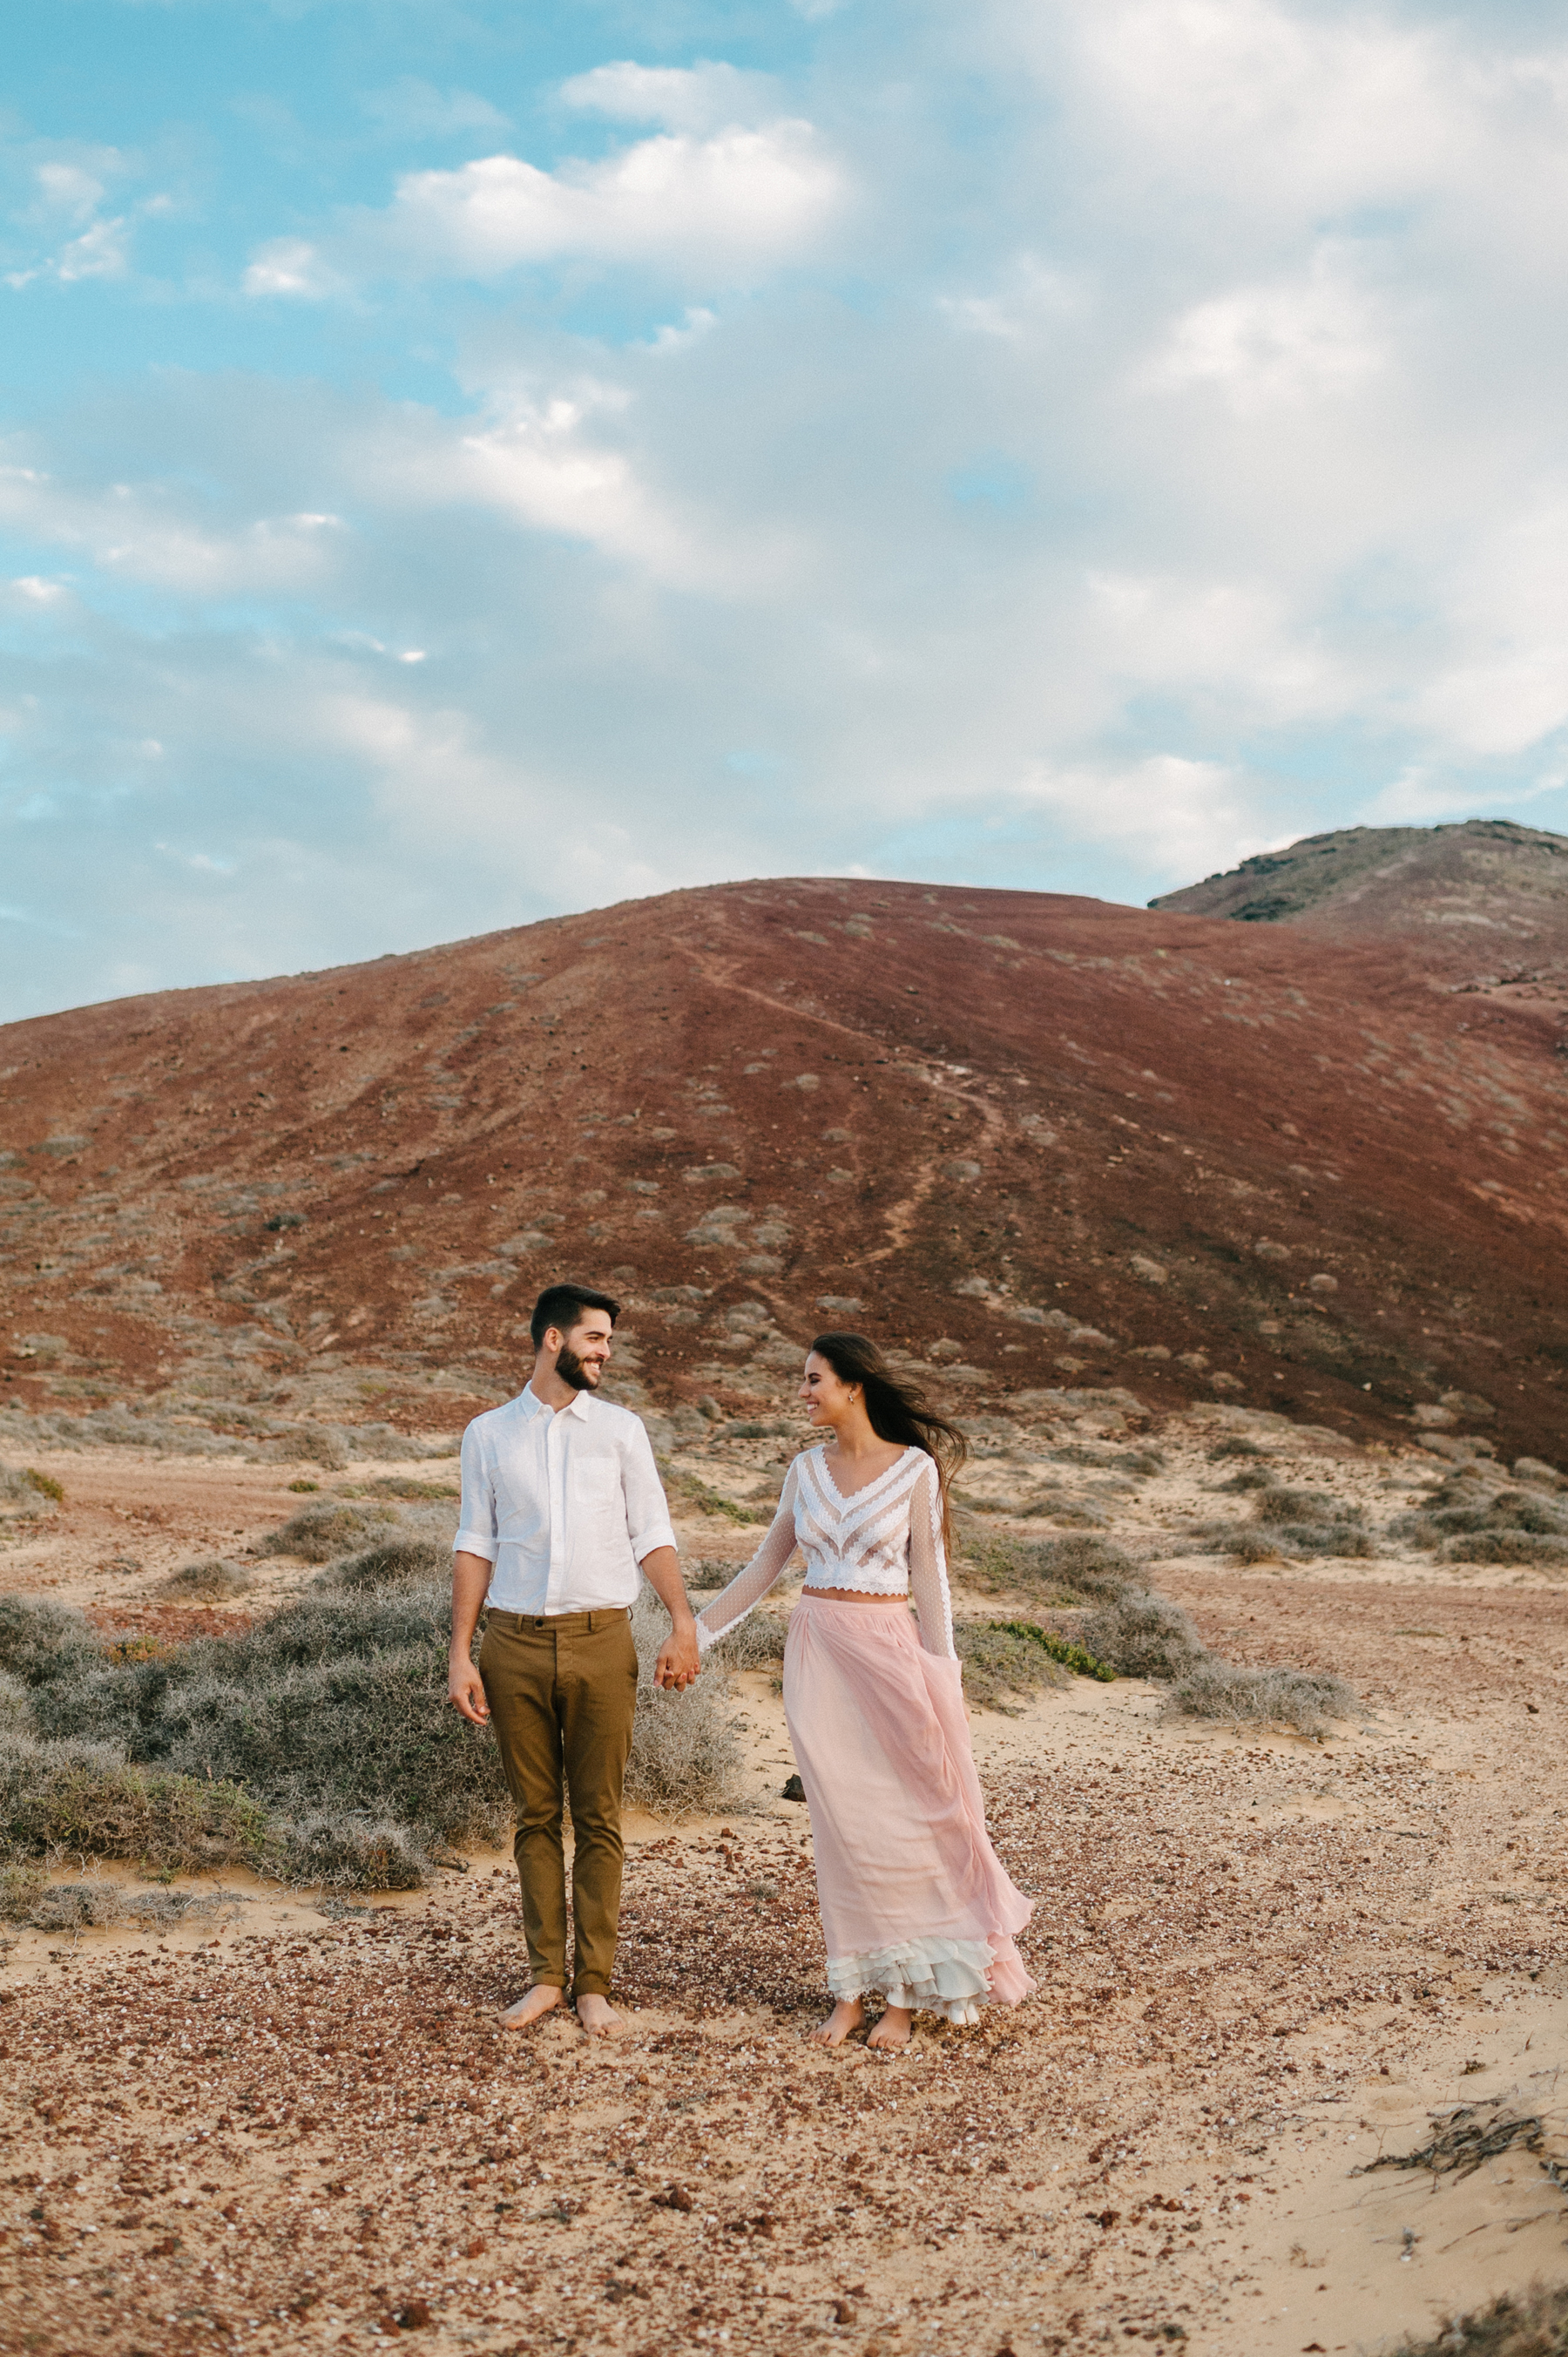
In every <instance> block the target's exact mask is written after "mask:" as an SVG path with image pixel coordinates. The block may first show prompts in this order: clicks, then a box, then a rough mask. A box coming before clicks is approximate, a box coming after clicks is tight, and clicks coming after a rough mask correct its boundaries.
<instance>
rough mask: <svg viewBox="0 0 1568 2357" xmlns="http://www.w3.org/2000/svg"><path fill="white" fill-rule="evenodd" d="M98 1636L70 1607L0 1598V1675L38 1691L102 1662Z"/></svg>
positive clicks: (20, 1598)
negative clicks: (92, 1664) (51, 1682)
mask: <svg viewBox="0 0 1568 2357" xmlns="http://www.w3.org/2000/svg"><path fill="white" fill-rule="evenodd" d="M101 1653H102V1647H101V1642H100V1640H99V1637H98V1633H97V1631H96V1630H95V1629H94V1628H93V1626H92V1623H91V1621H90V1620H88V1618H87V1616H86V1614H85V1613H81V1612H76V1611H73V1610H72V1609H70V1606H69V1605H65V1604H50V1603H46V1602H35V1601H34V1599H33V1598H31V1597H27V1596H0V1670H4V1671H5V1672H6V1673H8V1674H9V1675H10V1676H11V1677H13V1678H16V1679H19V1680H20V1682H21V1684H23V1685H24V1686H40V1685H43V1684H47V1683H48V1681H49V1680H50V1679H52V1678H54V1677H56V1676H59V1675H70V1674H71V1672H72V1671H73V1670H74V1669H76V1668H78V1667H79V1666H85V1665H86V1664H87V1663H91V1662H96V1661H98V1660H99V1659H100V1658H101Z"/></svg>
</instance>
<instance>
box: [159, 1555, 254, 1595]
mask: <svg viewBox="0 0 1568 2357" xmlns="http://www.w3.org/2000/svg"><path fill="white" fill-rule="evenodd" d="M253 1586H254V1582H253V1581H252V1577H251V1575H250V1573H249V1572H248V1571H246V1570H244V1569H243V1567H242V1566H241V1565H239V1564H237V1563H224V1562H223V1561H222V1560H221V1559H220V1557H218V1556H214V1557H213V1558H212V1560H211V1561H210V1562H209V1563H188V1564H186V1565H185V1566H183V1567H182V1568H181V1569H180V1570H178V1571H171V1572H170V1574H169V1576H168V1577H167V1578H166V1579H163V1580H160V1581H159V1582H158V1591H157V1592H158V1594H159V1595H160V1596H171V1597H175V1598H178V1599H179V1600H180V1601H181V1602H183V1603H189V1604H222V1603H226V1602H227V1601H228V1599H229V1598H231V1597H232V1596H244V1595H247V1594H248V1593H249V1592H250V1590H251V1588H252V1587H253Z"/></svg>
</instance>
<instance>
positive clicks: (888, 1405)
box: [811, 1334, 969, 1551]
mask: <svg viewBox="0 0 1568 2357" xmlns="http://www.w3.org/2000/svg"><path fill="white" fill-rule="evenodd" d="M811 1348H812V1350H813V1351H815V1352H816V1355H817V1357H818V1358H819V1359H825V1360H826V1361H827V1362H828V1364H829V1366H830V1367H831V1368H832V1371H833V1372H834V1374H835V1375H836V1376H837V1377H838V1379H839V1381H840V1383H858V1384H859V1385H860V1387H861V1389H862V1391H863V1392H864V1393H865V1413H866V1415H868V1416H869V1417H870V1419H871V1429H872V1430H873V1432H874V1433H875V1435H876V1437H877V1438H878V1440H896V1441H897V1442H898V1443H899V1444H900V1445H901V1446H902V1447H903V1448H923V1449H924V1450H925V1452H926V1455H927V1456H928V1457H929V1458H931V1460H932V1461H933V1463H934V1464H935V1466H936V1469H937V1482H938V1486H939V1488H940V1491H941V1501H942V1544H943V1545H944V1546H946V1547H947V1548H948V1549H949V1551H951V1542H952V1533H951V1527H950V1513H949V1509H948V1488H949V1485H950V1482H951V1480H952V1479H953V1477H954V1475H955V1474H956V1473H957V1471H958V1469H959V1467H960V1466H961V1464H962V1463H963V1461H964V1459H965V1458H966V1457H967V1456H968V1455H969V1443H968V1441H967V1440H966V1439H965V1438H964V1437H963V1434H962V1433H961V1431H960V1430H959V1427H958V1426H957V1425H956V1424H952V1423H950V1422H949V1420H948V1418H947V1417H946V1416H945V1415H938V1414H937V1411H936V1409H935V1408H934V1407H931V1406H929V1405H928V1404H927V1401H926V1396H925V1394H924V1393H923V1392H922V1391H921V1389H920V1387H919V1385H918V1383H910V1382H908V1380H907V1378H906V1377H904V1376H902V1375H896V1374H895V1373H894V1372H893V1370H892V1368H891V1367H890V1366H889V1365H888V1363H887V1361H886V1359H885V1358H884V1357H883V1355H882V1353H881V1351H879V1350H878V1349H877V1347H876V1345H875V1342H874V1341H872V1340H871V1339H870V1337H869V1336H868V1335H865V1334H819V1335H818V1336H817V1339H816V1340H815V1341H814V1342H813V1343H812V1344H811Z"/></svg>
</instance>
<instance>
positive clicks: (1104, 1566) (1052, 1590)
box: [953, 1532, 1138, 1604]
mask: <svg viewBox="0 0 1568 2357" xmlns="http://www.w3.org/2000/svg"><path fill="white" fill-rule="evenodd" d="M953 1569H954V1572H955V1574H956V1575H957V1577H959V1578H960V1579H961V1581H962V1583H963V1585H964V1587H972V1588H976V1589H978V1590H979V1592H980V1594H981V1595H983V1596H1010V1595H1025V1596H1027V1597H1028V1598H1029V1599H1030V1601H1031V1602H1032V1603H1036V1604H1081V1603H1082V1602H1083V1600H1084V1598H1086V1597H1114V1596H1119V1595H1120V1594H1121V1593H1122V1590H1123V1589H1124V1588H1126V1587H1135V1586H1136V1584H1137V1579H1138V1566H1137V1565H1136V1564H1135V1563H1134V1562H1133V1558H1132V1556H1131V1555H1126V1554H1124V1553H1123V1552H1122V1549H1121V1548H1120V1547H1119V1546H1117V1545H1116V1544H1114V1542H1113V1541H1112V1540H1110V1539H1102V1538H1093V1537H1090V1536H1088V1535H1079V1534H1077V1533H1074V1534H1072V1535H1070V1536H1063V1537H1061V1538H1048V1539H1018V1538H1013V1537H1010V1536H1007V1535H1004V1534H1002V1533H995V1534H993V1533H990V1532H987V1533H986V1534H984V1535H983V1537H976V1538H973V1539H971V1540H969V1541H968V1542H967V1544H965V1547H964V1551H963V1555H962V1556H961V1559H960V1561H958V1562H957V1563H955V1565H954V1566H953Z"/></svg>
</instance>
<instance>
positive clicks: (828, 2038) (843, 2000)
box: [811, 1996, 865, 2046]
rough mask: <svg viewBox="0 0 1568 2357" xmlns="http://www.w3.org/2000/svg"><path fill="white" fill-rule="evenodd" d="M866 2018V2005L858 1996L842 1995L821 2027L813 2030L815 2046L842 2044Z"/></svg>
mask: <svg viewBox="0 0 1568 2357" xmlns="http://www.w3.org/2000/svg"><path fill="white" fill-rule="evenodd" d="M864 2020H865V2007H864V2006H863V2005H862V2003H861V2001H860V1999H859V1998H858V1997H857V1996H847V1997H840V1999H839V2001H838V2003H837V2005H835V2006H834V2007H833V2009H832V2013H830V2014H829V2016H828V2018H827V2019H826V2021H824V2022H823V2023H822V2027H821V2028H820V2029H813V2030H812V2032H811V2043H812V2045H813V2046H842V2045H843V2042H844V2040H845V2039H846V2038H847V2037H848V2036H849V2033H850V2031H851V2030H852V2029H859V2028H860V2025H861V2023H862V2022H863V2021H864Z"/></svg>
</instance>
